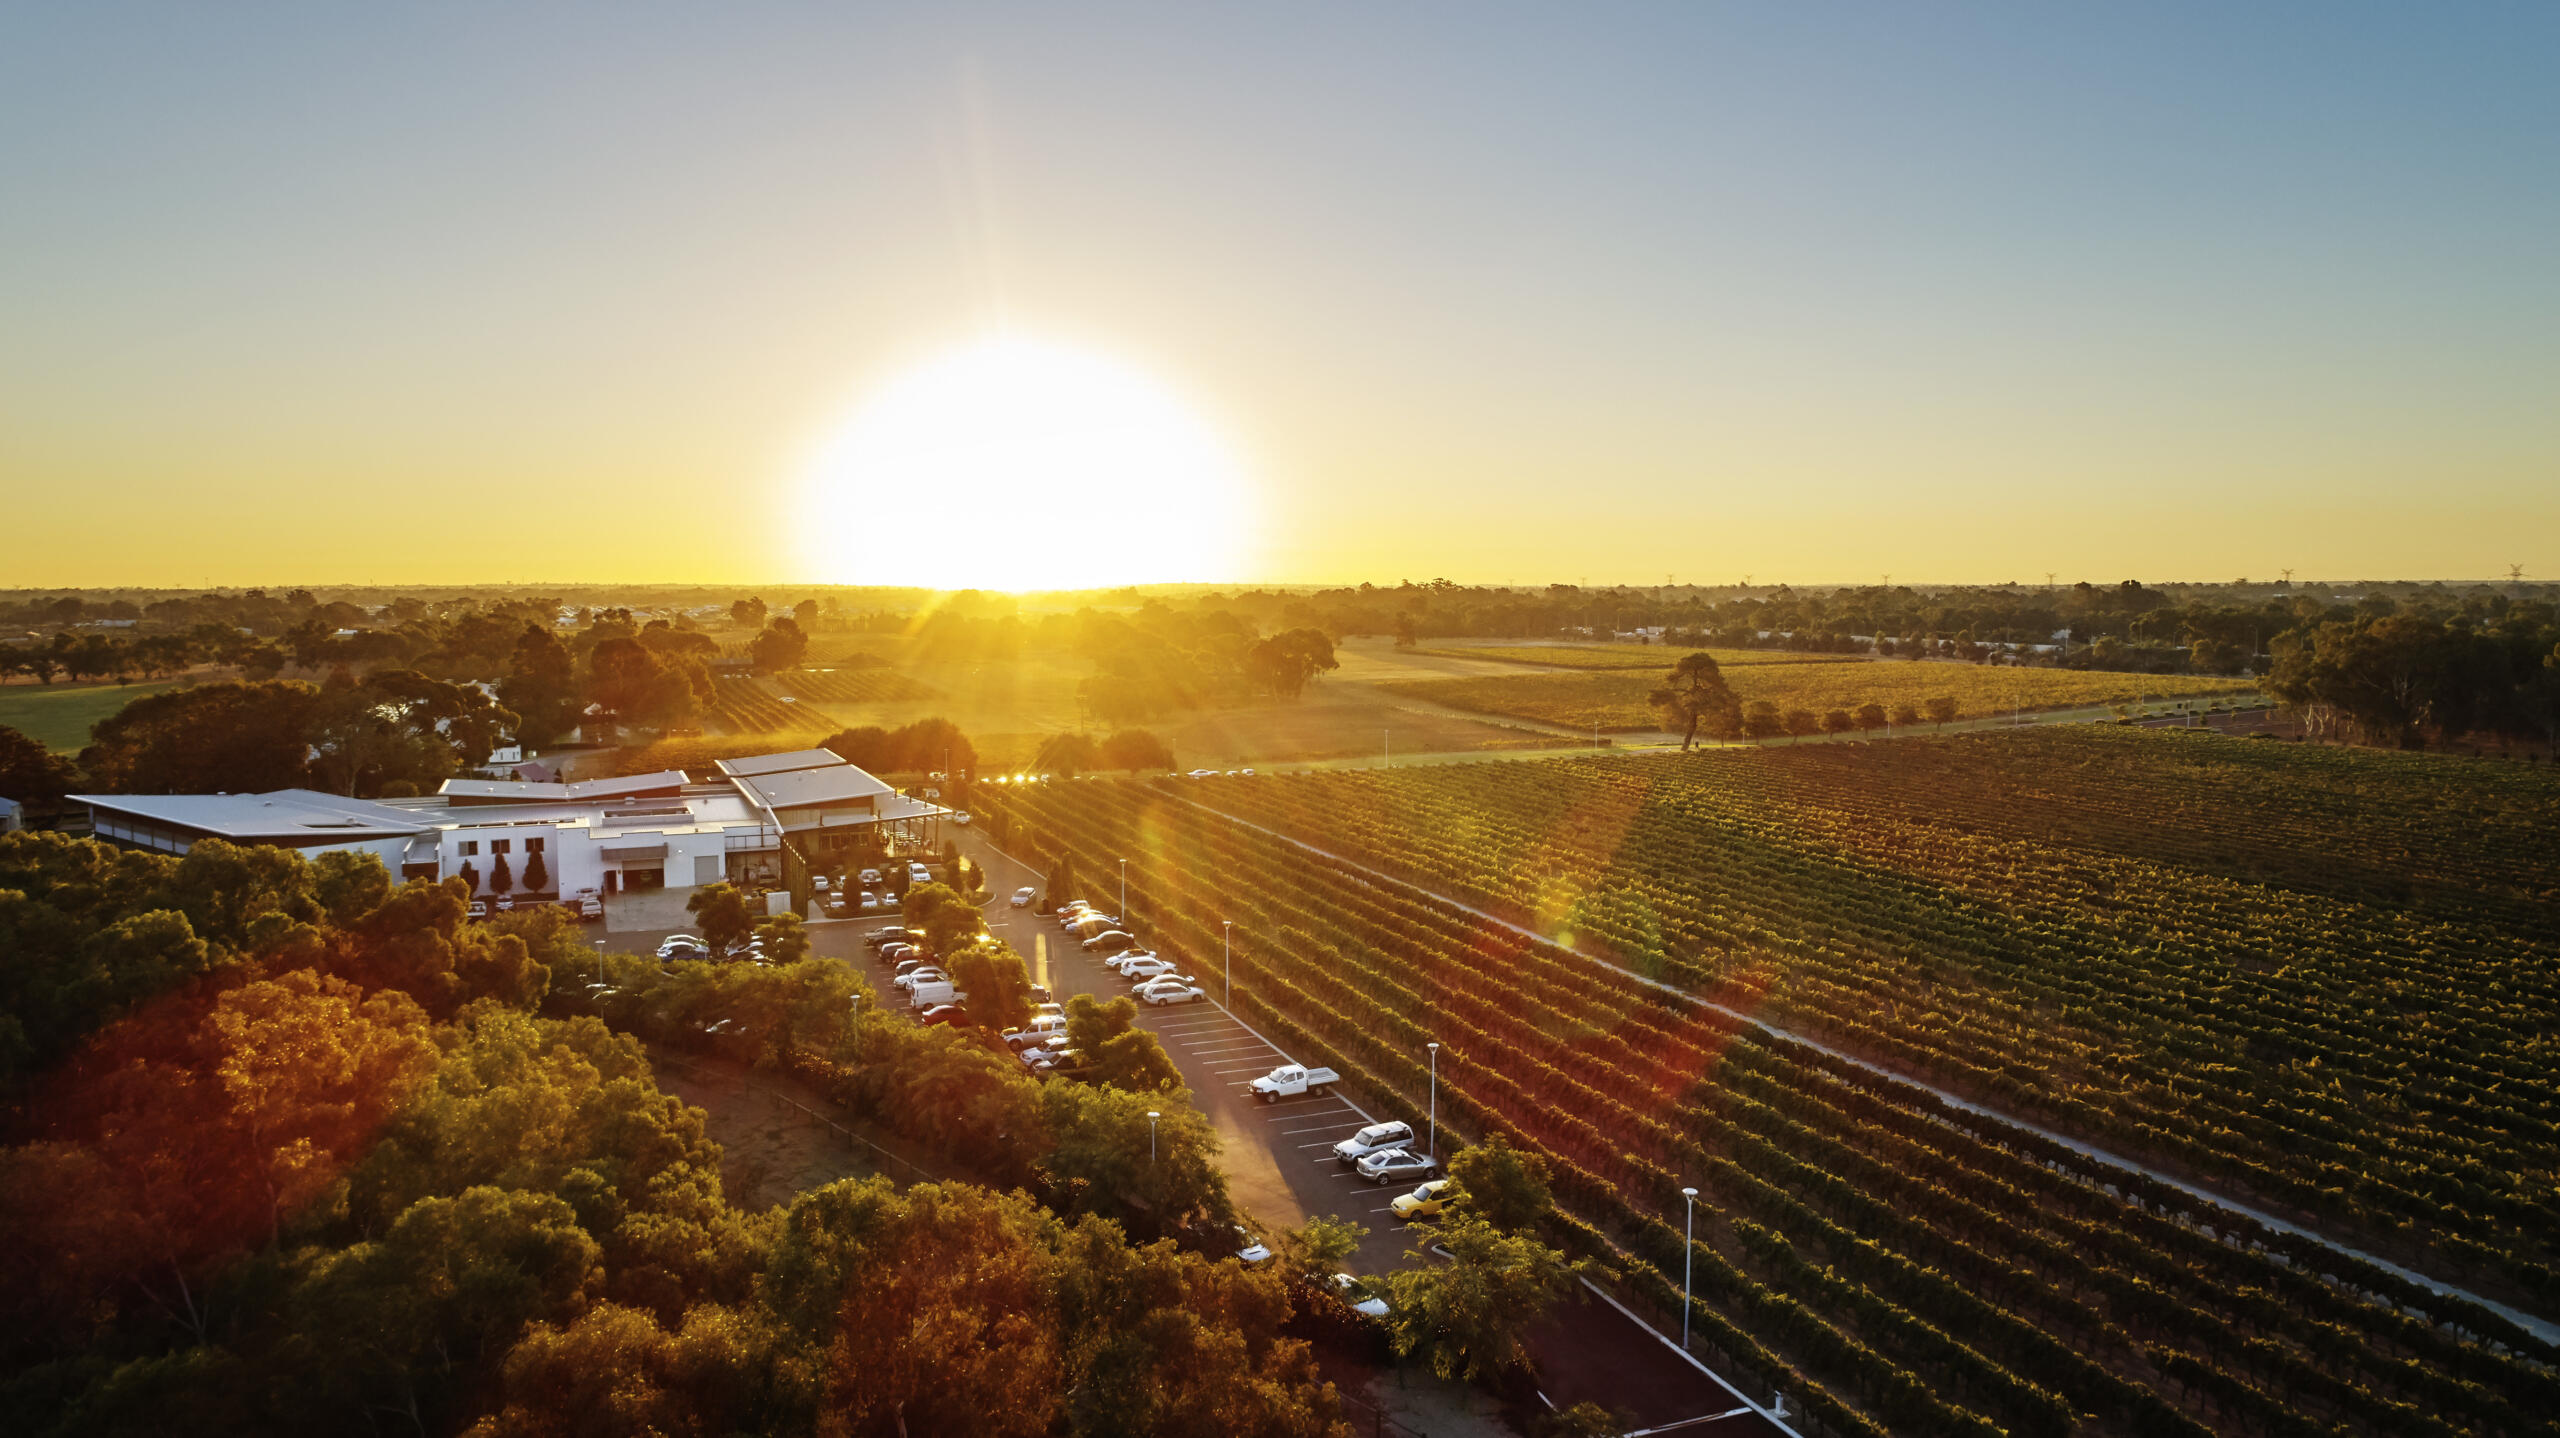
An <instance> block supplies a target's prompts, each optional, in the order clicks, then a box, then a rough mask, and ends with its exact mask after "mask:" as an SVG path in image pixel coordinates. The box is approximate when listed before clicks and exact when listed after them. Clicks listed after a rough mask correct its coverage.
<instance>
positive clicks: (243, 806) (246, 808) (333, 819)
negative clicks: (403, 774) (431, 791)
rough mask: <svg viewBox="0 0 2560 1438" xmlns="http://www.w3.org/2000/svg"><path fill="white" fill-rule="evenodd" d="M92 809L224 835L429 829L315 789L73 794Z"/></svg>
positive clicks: (368, 835) (375, 834)
mask: <svg viewBox="0 0 2560 1438" xmlns="http://www.w3.org/2000/svg"><path fill="white" fill-rule="evenodd" d="M71 798H73V799H75V800H77V801H78V802H80V803H83V804H86V805H88V806H89V807H90V808H91V809H93V810H96V809H105V810H109V811H111V812H114V813H119V814H131V815H133V816H134V817H135V818H138V819H150V820H153V821H155V822H157V823H162V824H173V825H176V826H177V827H179V828H182V829H194V830H197V831H199V832H201V833H206V834H213V835H217V836H219V837H222V838H226V839H275V838H306V839H317V838H333V839H385V838H391V837H393V836H396V835H402V834H420V833H425V832H427V831H429V830H430V829H432V828H433V827H434V825H432V824H430V823H429V822H428V821H427V820H426V818H425V817H423V816H422V815H419V814H418V813H416V812H415V811H412V810H408V809H395V808H392V807H391V806H390V805H388V804H376V803H373V802H371V801H369V800H365V799H350V798H347V797H346V796H345V795H343V794H324V793H321V792H320V791H319V790H317V789H278V790H276V791H275V792H273V793H271V794H74V795H72V796H71Z"/></svg>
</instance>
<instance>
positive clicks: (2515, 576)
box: [2507, 564, 2524, 584]
mask: <svg viewBox="0 0 2560 1438" xmlns="http://www.w3.org/2000/svg"><path fill="white" fill-rule="evenodd" d="M2507 582H2508V583H2509V584H2522V583H2524V566H2523V565H2521V564H2510V565H2508V566H2507Z"/></svg>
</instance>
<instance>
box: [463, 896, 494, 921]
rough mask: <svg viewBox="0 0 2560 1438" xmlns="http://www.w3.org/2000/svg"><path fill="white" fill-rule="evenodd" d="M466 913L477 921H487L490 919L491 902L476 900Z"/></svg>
mask: <svg viewBox="0 0 2560 1438" xmlns="http://www.w3.org/2000/svg"><path fill="white" fill-rule="evenodd" d="M464 912H466V913H468V914H470V916H471V917H473V918H475V919H485V918H487V917H489V901H488V900H486V899H474V900H472V901H471V907H470V908H469V909H467V910H465V911H464Z"/></svg>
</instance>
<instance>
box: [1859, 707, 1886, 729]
mask: <svg viewBox="0 0 2560 1438" xmlns="http://www.w3.org/2000/svg"><path fill="white" fill-rule="evenodd" d="M1888 722H1890V718H1889V716H1887V715H1886V713H1885V712H1884V706H1883V705H1881V704H1861V705H1859V706H1858V727H1859V728H1861V729H1867V730H1875V729H1881V728H1883V727H1885V725H1886V724H1887V723H1888Z"/></svg>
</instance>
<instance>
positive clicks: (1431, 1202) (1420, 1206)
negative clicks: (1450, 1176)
mask: <svg viewBox="0 0 2560 1438" xmlns="http://www.w3.org/2000/svg"><path fill="white" fill-rule="evenodd" d="M1466 1197H1467V1196H1466V1194H1465V1193H1463V1192H1461V1191H1459V1190H1457V1189H1454V1188H1452V1187H1450V1186H1449V1180H1447V1179H1445V1178H1435V1179H1433V1180H1431V1181H1430V1182H1429V1183H1426V1184H1424V1185H1422V1186H1421V1187H1420V1188H1417V1189H1415V1190H1414V1191H1413V1192H1411V1193H1400V1194H1397V1195H1396V1201H1395V1203H1394V1205H1393V1207H1394V1209H1395V1211H1396V1217H1398V1218H1437V1217H1439V1216H1440V1210H1442V1209H1444V1208H1447V1207H1448V1206H1449V1205H1451V1204H1453V1203H1463V1202H1465V1201H1466Z"/></svg>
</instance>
